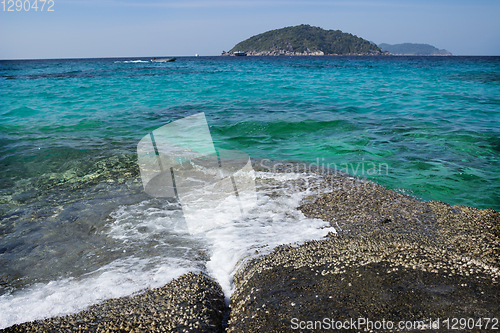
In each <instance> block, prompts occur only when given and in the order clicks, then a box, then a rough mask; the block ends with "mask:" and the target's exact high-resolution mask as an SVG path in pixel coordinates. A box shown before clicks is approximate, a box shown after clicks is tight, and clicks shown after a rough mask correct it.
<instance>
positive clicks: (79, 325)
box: [0, 273, 225, 333]
mask: <svg viewBox="0 0 500 333" xmlns="http://www.w3.org/2000/svg"><path fill="white" fill-rule="evenodd" d="M224 306H225V305H224V295H223V294H222V290H221V288H220V286H219V285H218V284H217V283H216V282H214V281H212V280H211V279H210V278H208V277H207V276H205V275H203V274H194V273H189V274H186V275H183V276H181V277H180V278H178V279H176V280H174V281H172V282H171V283H169V284H167V285H166V286H164V287H162V288H157V289H152V290H147V291H146V292H144V293H141V294H139V295H136V296H129V297H122V298H118V299H111V300H108V301H105V302H104V303H102V304H97V305H93V306H91V307H90V308H89V309H87V310H85V311H81V312H79V313H77V314H72V315H68V316H63V317H56V318H50V319H45V320H37V321H33V322H29V323H23V324H20V325H14V326H11V327H9V328H6V329H5V330H0V331H1V332H130V333H131V332H222V331H223V328H222V316H223V311H224Z"/></svg>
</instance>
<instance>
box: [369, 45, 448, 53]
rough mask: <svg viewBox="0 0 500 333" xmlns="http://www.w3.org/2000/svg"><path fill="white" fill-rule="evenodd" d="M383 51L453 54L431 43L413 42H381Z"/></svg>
mask: <svg viewBox="0 0 500 333" xmlns="http://www.w3.org/2000/svg"><path fill="white" fill-rule="evenodd" d="M378 47H380V48H381V49H382V50H383V51H387V52H390V53H391V54H394V55H416V56H424V55H451V53H450V52H448V51H446V50H440V49H438V48H436V47H434V46H432V45H429V44H413V43H403V44H394V45H391V44H386V43H382V44H379V45H378Z"/></svg>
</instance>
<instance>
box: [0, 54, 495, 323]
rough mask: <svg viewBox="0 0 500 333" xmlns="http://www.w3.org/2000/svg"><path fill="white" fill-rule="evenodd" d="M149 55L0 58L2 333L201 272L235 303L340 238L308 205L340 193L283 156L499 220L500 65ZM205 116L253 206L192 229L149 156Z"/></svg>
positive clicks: (477, 60)
mask: <svg viewBox="0 0 500 333" xmlns="http://www.w3.org/2000/svg"><path fill="white" fill-rule="evenodd" d="M150 60H151V58H105V59H60V60H59V59H58V60H3V61H0V175H1V176H0V328H5V327H8V326H10V325H13V324H16V323H21V322H26V321H31V320H35V319H42V318H47V317H52V316H57V315H64V314H69V313H75V312H78V311H80V310H83V309H85V308H87V307H88V306H90V305H92V304H96V303H99V302H102V301H104V300H106V299H109V298H115V297H121V296H125V295H132V294H135V293H139V292H141V291H143V290H145V289H146V288H155V287H160V286H163V285H165V284H166V283H168V282H169V281H171V280H172V279H175V278H177V277H179V276H181V275H182V274H184V273H187V272H190V271H193V272H203V273H206V274H208V275H209V276H211V277H213V278H214V279H216V280H217V281H218V282H219V283H220V285H221V286H222V289H223V291H224V294H225V296H226V299H227V300H229V297H230V296H231V293H232V292H233V289H234V286H233V283H232V277H233V275H234V273H235V270H236V269H238V268H239V267H241V266H242V265H244V264H245V262H248V260H250V259H252V258H255V257H258V256H260V255H262V254H265V253H269V251H271V250H272V249H273V248H274V247H275V246H278V245H280V244H289V243H292V244H300V243H301V242H304V241H307V240H310V239H320V238H322V237H324V236H325V235H326V234H327V233H328V232H335V228H334V227H332V226H330V224H329V223H327V222H325V221H322V220H319V219H310V218H307V217H306V216H304V215H303V214H302V213H301V212H300V211H299V210H298V207H299V206H300V204H301V202H303V201H304V200H307V198H310V197H311V196H313V195H318V194H321V193H322V192H328V191H334V190H335V189H328V188H327V187H323V188H322V187H321V186H316V185H317V184H318V183H321V182H322V178H321V177H322V176H321V175H319V174H315V173H308V172H303V171H304V170H302V171H299V170H298V169H297V170H287V172H278V170H276V169H275V168H273V167H271V165H276V164H273V163H277V162H276V161H278V162H279V163H281V162H282V163H281V165H282V166H283V165H287V164H286V162H288V161H295V162H296V163H307V164H308V165H317V166H322V167H325V168H327V170H339V171H341V172H343V173H347V174H348V175H349V176H348V177H351V178H355V179H359V181H362V182H364V181H370V182H376V183H379V184H381V185H383V186H385V187H387V188H390V189H393V190H395V191H398V192H401V193H404V194H407V195H410V196H412V197H415V198H418V199H420V200H440V201H443V202H446V203H448V204H450V205H466V206H472V207H476V208H481V209H483V208H492V209H495V210H497V211H500V172H499V167H500V57H460V56H450V57H417V56H415V57H403V56H309V57H300V56H296V57H286V56H280V57H250V56H248V57H177V59H176V61H174V62H166V63H158V62H151V61H150ZM200 113H203V114H204V116H205V118H206V123H207V124H208V127H209V131H210V135H211V137H212V140H213V144H214V146H215V147H216V148H217V149H224V150H238V151H241V152H244V153H246V154H247V155H248V156H249V157H250V158H251V159H252V161H253V162H254V165H259V168H256V171H255V184H256V185H255V186H256V192H257V196H256V202H255V205H254V206H252V208H251V209H249V210H248V211H246V212H244V214H241V215H240V216H238V217H237V218H234V219H233V220H232V221H230V222H228V223H225V224H222V225H218V226H217V227H214V228H212V229H210V230H204V231H203V232H199V233H196V232H194V233H193V232H189V230H186V229H185V228H184V227H183V224H182V223H181V222H182V221H183V219H184V215H183V210H182V207H181V204H180V203H179V201H178V200H176V199H175V198H165V197H154V196H150V195H148V194H147V193H146V192H145V190H144V186H143V183H142V182H141V176H140V170H139V166H138V157H137V146H138V143H139V141H140V140H141V139H142V138H143V137H145V136H147V135H148V133H150V132H152V131H154V130H155V129H157V128H160V127H162V126H164V125H166V124H170V123H172V122H175V121H178V120H181V119H184V118H186V117H190V116H194V115H198V114H200ZM280 161H281V162H280ZM304 180H306V182H304ZM299 181H302V182H301V184H302V185H301V186H296V184H297V182H299ZM304 184H305V185H304ZM308 184H309V185H308ZM314 184H316V185H314Z"/></svg>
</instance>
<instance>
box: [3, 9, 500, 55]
mask: <svg viewBox="0 0 500 333" xmlns="http://www.w3.org/2000/svg"><path fill="white" fill-rule="evenodd" d="M21 2H22V3H23V7H16V4H21ZM34 3H35V0H17V1H12V0H10V1H9V0H4V1H3V2H0V59H59V58H104V57H153V56H156V57H161V56H193V55H195V54H199V55H200V56H214V55H219V54H220V53H221V52H222V51H223V50H229V49H231V48H232V47H233V46H234V45H235V44H237V43H238V42H240V41H242V40H245V39H247V38H249V37H251V36H254V35H257V34H260V33H263V32H266V31H268V30H273V29H280V28H283V27H287V26H294V25H299V24H310V25H313V26H318V27H321V28H323V29H332V30H342V31H343V32H348V33H352V34H354V35H356V36H358V37H362V38H364V39H366V40H369V41H372V42H374V43H376V44H379V43H389V44H397V43H405V42H409V43H425V44H431V45H433V46H435V47H437V48H439V49H446V50H448V51H450V52H451V53H452V54H454V55H500V19H499V17H500V0H471V1H466V0H419V1H406V0H374V1H369V0H365V1H356V0H354V1H348V0H341V1H335V0H332V1H324V0H310V1H306V0H265V1H260V0H254V1H250V0H231V1H228V0H205V1H203V0H173V1H167V0H164V1H162V0H142V1H140V0H46V1H45V3H44V0H37V7H38V9H37V10H36V11H35V10H34V9H33V8H31V6H32V5H34ZM12 4H13V5H12ZM28 5H29V10H27V9H28ZM42 5H44V8H43V10H42ZM50 6H51V8H50V9H52V10H53V11H48V9H49V7H50ZM9 8H11V9H12V10H13V11H8V9H9ZM18 8H20V10H19V11H17V9H18Z"/></svg>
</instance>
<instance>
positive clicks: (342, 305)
mask: <svg viewBox="0 0 500 333" xmlns="http://www.w3.org/2000/svg"><path fill="white" fill-rule="evenodd" d="M337 181H340V180H337ZM308 201H309V202H308V203H305V204H304V205H303V206H301V207H300V209H301V210H302V211H303V212H304V214H306V216H308V217H316V218H321V219H323V220H327V221H329V222H330V223H331V224H332V225H335V226H336V229H337V233H336V234H330V236H329V237H327V239H324V240H320V241H311V242H308V243H306V244H303V245H300V246H289V245H284V246H280V247H278V248H276V249H275V250H274V251H273V252H272V253H271V254H269V255H267V256H264V257H262V258H259V259H256V260H254V261H252V262H250V263H249V264H247V265H246V266H245V267H243V268H242V269H240V270H239V272H238V273H237V274H236V276H235V279H234V282H235V292H234V294H233V296H232V298H231V314H230V319H229V327H228V332H264V331H265V332H293V331H297V329H298V328H300V327H302V328H306V327H307V324H308V322H309V323H315V322H321V325H320V326H318V324H317V323H316V324H315V325H316V328H318V327H321V328H323V329H328V325H332V323H335V322H336V321H339V322H342V323H345V322H351V321H350V320H351V319H352V320H353V322H355V323H358V319H359V318H365V319H366V320H370V321H372V322H375V321H379V322H382V321H384V320H385V321H386V322H388V321H391V322H392V323H393V324H394V327H393V328H392V329H389V331H391V330H393V331H398V326H397V325H398V324H399V323H400V322H405V323H406V322H407V321H412V322H416V321H423V324H422V323H421V325H423V326H420V329H425V328H427V329H429V328H430V325H432V324H436V320H438V319H439V320H440V321H439V323H440V328H441V329H443V328H446V326H445V325H446V323H445V322H443V320H446V318H474V320H475V322H477V320H478V319H480V318H499V317H500V308H499V307H498V304H499V302H500V298H499V296H500V286H499V284H498V281H499V279H500V271H499V265H498V258H499V255H500V235H499V227H500V214H499V213H498V212H496V211H494V210H491V209H483V210H479V209H475V208H470V207H464V206H454V207H451V206H449V205H447V204H445V203H442V202H436V201H431V202H422V201H418V200H416V199H414V198H411V197H409V196H407V195H403V194H401V193H398V192H395V191H391V190H388V189H385V188H383V187H382V186H379V185H377V184H373V183H370V182H365V183H363V186H351V187H349V186H342V187H339V186H336V190H334V191H332V192H330V193H326V194H323V195H319V196H316V197H314V198H309V200H308ZM325 318H326V320H325ZM483 324H484V320H483ZM310 325H312V324H310ZM450 325H451V324H450ZM490 326H491V325H490ZM330 327H331V326H330ZM350 328H351V329H354V328H353V327H350ZM365 328H368V329H367V331H374V329H373V326H372V327H371V328H370V327H356V328H355V330H359V331H364V329H365ZM476 328H477V327H476ZM483 328H484V327H483ZM375 331H377V330H375Z"/></svg>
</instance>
